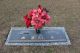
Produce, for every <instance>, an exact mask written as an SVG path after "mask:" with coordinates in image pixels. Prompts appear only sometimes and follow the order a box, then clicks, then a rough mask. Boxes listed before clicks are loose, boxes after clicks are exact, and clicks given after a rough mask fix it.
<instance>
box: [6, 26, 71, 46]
mask: <svg viewBox="0 0 80 53" xmlns="http://www.w3.org/2000/svg"><path fill="white" fill-rule="evenodd" d="M70 44H71V43H70V40H69V37H68V35H67V33H66V31H65V28H64V27H44V28H42V30H41V33H40V34H36V32H35V29H34V28H33V27H30V28H26V27H11V30H10V32H9V35H8V37H7V40H6V42H5V45H18V46H24V45H26V46H51V45H70Z"/></svg>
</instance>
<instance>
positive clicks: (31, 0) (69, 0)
mask: <svg viewBox="0 0 80 53" xmlns="http://www.w3.org/2000/svg"><path fill="white" fill-rule="evenodd" d="M38 4H42V5H43V6H44V7H46V8H47V9H48V10H49V15H50V16H51V17H52V21H51V24H49V25H48V26H57V27H58V26H64V27H65V28H66V31H67V33H68V35H69V37H70V40H71V44H72V45H70V46H49V47H42V46H41V47H34V46H32V47H31V46H5V45H4V43H5V40H6V37H7V35H8V33H9V30H10V28H11V27H12V26H17V27H23V26H25V24H24V21H23V16H24V15H25V14H26V13H27V12H28V11H29V9H32V8H36V7H37V5H38ZM0 53H80V0H0Z"/></svg>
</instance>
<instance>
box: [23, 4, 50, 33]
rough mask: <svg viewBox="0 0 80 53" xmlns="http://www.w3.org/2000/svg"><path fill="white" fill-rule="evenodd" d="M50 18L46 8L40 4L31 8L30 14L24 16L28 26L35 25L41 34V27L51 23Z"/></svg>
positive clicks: (37, 31)
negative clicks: (35, 7)
mask: <svg viewBox="0 0 80 53" xmlns="http://www.w3.org/2000/svg"><path fill="white" fill-rule="evenodd" d="M50 18H51V17H50V16H49V15H48V11H47V10H46V8H43V7H42V6H41V5H38V8H37V9H31V10H30V11H29V12H28V14H27V15H25V16H24V21H25V24H26V27H27V28H29V27H31V26H33V27H34V28H35V30H36V33H37V34H39V33H40V29H41V28H42V27H43V26H45V24H47V23H49V21H50Z"/></svg>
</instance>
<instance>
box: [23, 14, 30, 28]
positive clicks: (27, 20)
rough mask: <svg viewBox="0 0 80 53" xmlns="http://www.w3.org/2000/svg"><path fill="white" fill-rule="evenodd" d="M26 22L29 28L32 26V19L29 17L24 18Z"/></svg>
mask: <svg viewBox="0 0 80 53" xmlns="http://www.w3.org/2000/svg"><path fill="white" fill-rule="evenodd" d="M24 21H25V23H26V26H27V28H28V27H30V26H31V18H28V16H27V15H26V16H24Z"/></svg>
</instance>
